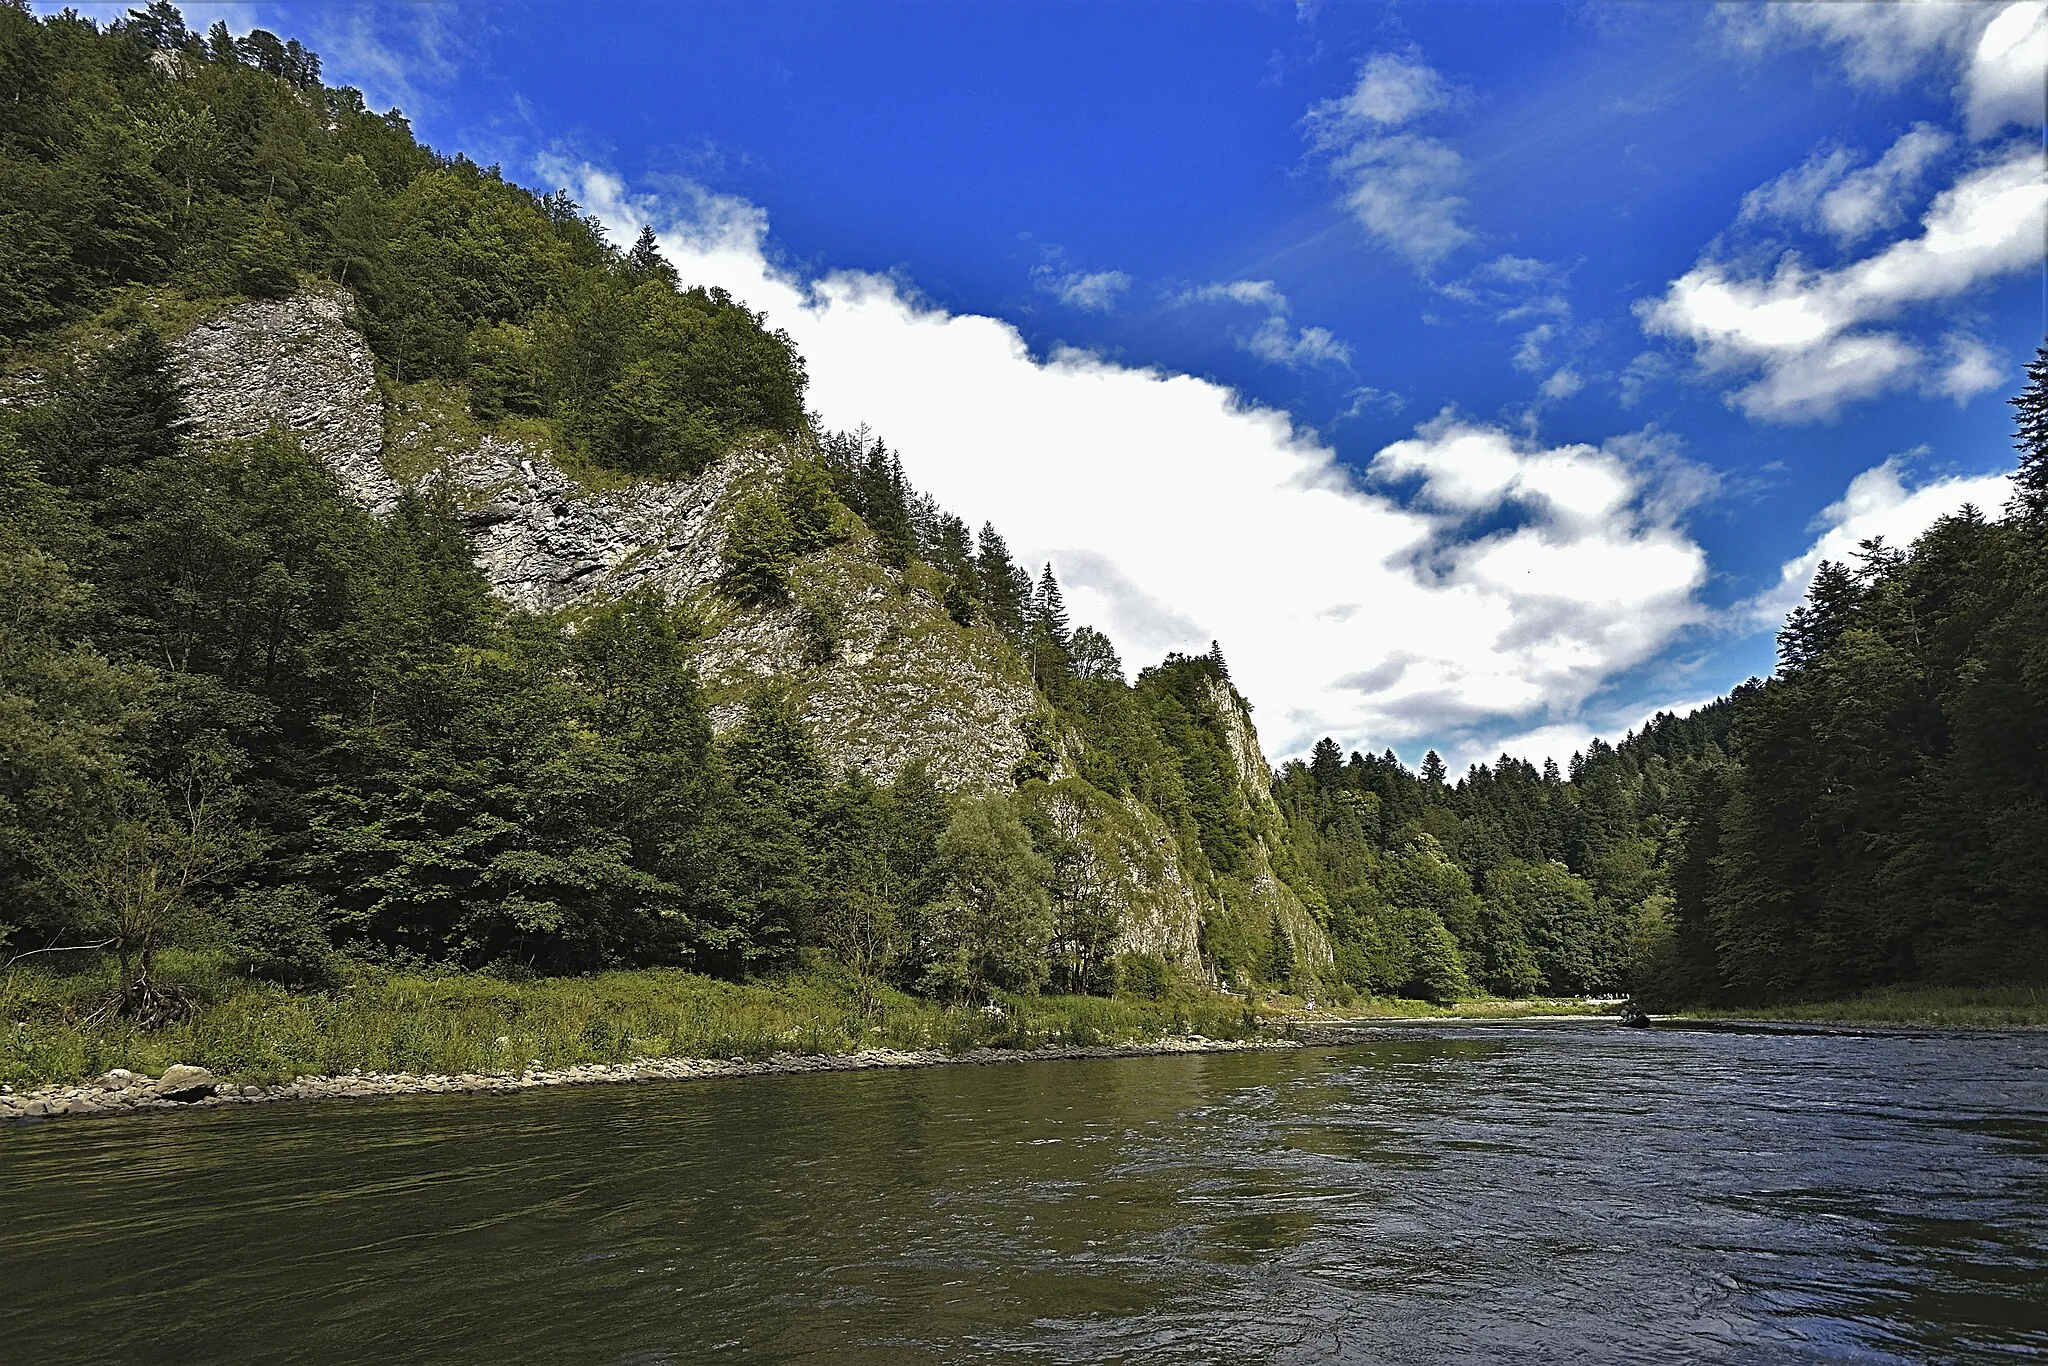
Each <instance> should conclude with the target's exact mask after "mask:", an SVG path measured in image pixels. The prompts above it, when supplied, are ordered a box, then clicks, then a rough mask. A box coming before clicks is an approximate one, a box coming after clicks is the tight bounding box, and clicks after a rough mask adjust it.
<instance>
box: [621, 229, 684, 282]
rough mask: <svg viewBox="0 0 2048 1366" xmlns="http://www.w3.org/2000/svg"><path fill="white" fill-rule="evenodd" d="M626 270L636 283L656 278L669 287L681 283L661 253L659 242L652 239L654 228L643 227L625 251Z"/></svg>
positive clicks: (674, 270) (679, 277) (680, 278)
mask: <svg viewBox="0 0 2048 1366" xmlns="http://www.w3.org/2000/svg"><path fill="white" fill-rule="evenodd" d="M626 270H627V272H628V273H629V274H631V275H632V277H633V279H634V281H635V282H636V283H643V284H644V283H646V282H647V281H649V280H658V281H660V282H661V283H663V284H665V285H667V286H668V287H669V288H670V289H674V288H676V287H677V286H678V285H680V284H681V283H682V277H681V276H679V275H678V274H676V268H675V267H674V266H672V265H670V264H669V263H668V258H667V257H665V256H663V255H662V254H661V244H660V243H658V242H656V241H655V240H654V229H653V228H651V227H643V228H641V229H640V236H639V238H638V239H637V240H635V241H634V243H633V249H632V250H631V251H629V252H627V253H626Z"/></svg>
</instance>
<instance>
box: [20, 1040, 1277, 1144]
mask: <svg viewBox="0 0 2048 1366" xmlns="http://www.w3.org/2000/svg"><path fill="white" fill-rule="evenodd" d="M1298 1047H1300V1045H1299V1044H1298V1043H1296V1042H1295V1041H1293V1040H1291V1039H1204V1038H1200V1037H1192V1038H1184V1039H1157V1040H1154V1041H1152V1042H1150V1043H1137V1044H1105V1045H1100V1046H1094V1047H1087V1046H1078V1045H1067V1044H1057V1045H1055V1044H1048V1045H1046V1046H1045V1047H1042V1048H1035V1049H1009V1048H977V1049H974V1050H972V1051H970V1052H966V1053H960V1054H953V1053H945V1052H941V1051H939V1050H937V1049H920V1050H914V1051H905V1050H900V1049H893V1048H870V1049H865V1050H863V1051H861V1052H858V1053H840V1054H824V1055H818V1054H800V1053H778V1054H776V1055H775V1056H773V1057H770V1058H766V1059H763V1060H761V1061H757V1062H749V1061H747V1060H746V1059H744V1058H727V1059H719V1058H641V1059H639V1060H637V1061H634V1062H625V1063H589V1064H586V1065H584V1066H580V1067H565V1068H556V1069H551V1068H544V1067H541V1066H539V1065H537V1064H536V1065H534V1066H531V1067H529V1068H527V1069H526V1070H525V1071H522V1072H466V1073H461V1074H458V1075H452V1076H435V1075H421V1074H418V1073H410V1072H392V1073H379V1072H360V1073H357V1072H351V1073H347V1074H345V1075H342V1076H331V1077H299V1078H297V1079H295V1080H293V1081H289V1082H285V1083H282V1084H280V1085H276V1086H250V1085H241V1084H238V1083H235V1082H232V1081H226V1080H223V1079H221V1078H219V1077H216V1076H214V1075H213V1074H212V1073H210V1072H208V1071H206V1070H205V1069H204V1068H199V1067H182V1066H181V1067H172V1068H169V1069H167V1070H166V1071H165V1072H164V1074H163V1076H161V1077H148V1076H143V1075H140V1074H138V1073H134V1072H127V1071H122V1070H119V1069H117V1070H115V1071H112V1072H109V1073H107V1074H106V1075H105V1076H103V1077H101V1078H99V1079H98V1080H96V1081H89V1082H83V1083H79V1084H76V1085H71V1086H44V1087H38V1088H36V1089H34V1090H30V1091H20V1092H9V1091H7V1090H5V1089H4V1088H0V1123H4V1122H6V1121H10V1120H11V1121H16V1122H20V1121H34V1120H42V1119H55V1118H68V1117H73V1116H78V1117H91V1116H106V1115H121V1114H139V1113H143V1112H146V1111H159V1110H192V1109H205V1108H208V1107H216V1106H226V1105H267V1104H272V1103H274V1102H279V1101H290V1100H344V1099H350V1098H354V1097H362V1096H409V1095H439V1094H449V1093H458V1094H471V1093H482V1092H491V1091H531V1090H534V1089H536V1088H538V1087H542V1086H603V1085H618V1084H623V1083H627V1082H657V1081H695V1080H701V1079H704V1078H709V1077H763V1076H789V1075H795V1074H797V1073H803V1072H858V1071H867V1070H872V1069H875V1068H891V1067H946V1066H961V1065H981V1066H986V1065H990V1064H995V1063H1013V1062H1052V1061H1063V1060H1072V1059H1080V1058H1136V1057H1150V1056H1156V1055H1161V1054H1173V1053H1241V1052H1252V1051H1258V1050H1262V1049H1287V1048H1298Z"/></svg>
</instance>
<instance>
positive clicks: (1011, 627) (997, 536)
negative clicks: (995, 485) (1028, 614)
mask: <svg viewBox="0 0 2048 1366" xmlns="http://www.w3.org/2000/svg"><path fill="white" fill-rule="evenodd" d="M974 577H975V584H976V587H977V588H979V589H980V591H981V605H982V607H983V608H984V609H985V610H986V611H987V612H988V615H989V619H990V620H991V621H993V622H995V624H996V625H997V626H999V627H1001V628H1002V629H1003V630H1004V631H1006V632H1008V633H1009V635H1010V637H1011V638H1012V639H1015V640H1021V639H1023V636H1024V614H1025V609H1026V607H1027V606H1028V605H1029V603H1030V601H1031V579H1030V576H1028V575H1027V574H1025V572H1024V571H1023V570H1022V569H1019V568H1018V567H1017V564H1016V562H1015V561H1014V560H1012V559H1011V558H1010V548H1009V546H1007V545H1005V544H1004V543H1003V538H1002V535H1001V533H999V532H998V531H997V530H996V529H995V525H994V524H993V523H990V522H983V523H982V524H981V536H980V539H979V542H978V543H977V545H976V548H975V556H974Z"/></svg>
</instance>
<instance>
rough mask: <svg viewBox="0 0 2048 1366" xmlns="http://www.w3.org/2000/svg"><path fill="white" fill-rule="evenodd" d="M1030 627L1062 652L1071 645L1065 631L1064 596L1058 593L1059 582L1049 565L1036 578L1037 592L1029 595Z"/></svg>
mask: <svg viewBox="0 0 2048 1366" xmlns="http://www.w3.org/2000/svg"><path fill="white" fill-rule="evenodd" d="M1031 625H1032V629H1033V630H1035V631H1036V632H1038V633H1039V634H1041V635H1042V636H1044V638H1045V639H1046V640H1048V641H1050V642H1051V643H1053V644H1055V645H1058V646H1059V647H1060V648H1061V649H1062V650H1064V649H1066V648H1067V647H1068V645H1069V644H1070V643H1071V638H1070V634H1069V632H1068V630H1067V599H1066V595H1065V594H1063V593H1061V592H1060V581H1059V580H1058V579H1057V578H1054V577H1053V572H1052V566H1051V565H1050V564H1048V565H1046V567H1045V572H1044V573H1042V574H1040V575H1039V576H1038V591H1037V592H1035V593H1033V594H1032V595H1031Z"/></svg>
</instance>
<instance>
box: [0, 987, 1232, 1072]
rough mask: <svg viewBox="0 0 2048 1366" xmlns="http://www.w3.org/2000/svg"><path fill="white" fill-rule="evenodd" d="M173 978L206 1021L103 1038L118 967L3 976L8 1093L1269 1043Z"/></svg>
mask: <svg viewBox="0 0 2048 1366" xmlns="http://www.w3.org/2000/svg"><path fill="white" fill-rule="evenodd" d="M164 967H165V969H166V971H165V973H164V976H165V977H166V979H167V980H170V981H173V982H175V983H177V984H178V985H179V986H180V987H181V988H182V989H184V990H186V991H187V992H189V993H191V995H192V996H193V998H194V1000H195V1002H196V1006H195V1009H194V1010H193V1012H192V1015H191V1017H190V1018H189V1019H187V1020H186V1021H185V1022H184V1023H182V1024H178V1025H174V1026H172V1027H170V1028H167V1029H163V1030H159V1031H157V1032H155V1033H143V1032H141V1031H139V1030H137V1029H135V1028H134V1027H132V1026H130V1025H127V1024H125V1023H123V1022H120V1021H99V1022H96V1023H95V1022H90V1017H91V1016H92V1015H93V1013H94V1012H95V1011H96V1010H97V1009H98V1008H99V1007H100V1006H101V1004H102V1003H103V1002H104V1001H105V1000H106V999H107V997H108V996H109V995H111V994H112V992H113V990H114V986H115V972H114V969H113V967H112V965H111V964H102V965H100V966H98V967H96V968H93V969H90V970H86V971H80V972H74V973H56V972H48V971H41V970H37V971H30V970H26V969H23V968H16V969H14V970H13V971H11V972H8V973H5V974H0V1084H6V1085H11V1086H15V1087H26V1086H36V1085H45V1084H49V1083H55V1082H69V1081H81V1080H84V1079H87V1078H90V1077H95V1076H98V1075H100V1074H101V1073H103V1072H106V1071H107V1070H109V1069H110V1068H115V1067H126V1068H129V1069H131V1070H134V1071H137V1072H148V1073H150V1074H151V1075H156V1074H158V1073H160V1072H162V1070H163V1069H164V1068H165V1067H166V1066H168V1065H169V1064H171V1063H177V1062H184V1063H194V1064H197V1065H199V1066H202V1067H206V1068H210V1069H211V1070H213V1071H214V1072H215V1073H217V1074H219V1075H221V1076H223V1077H230V1078H233V1079H234V1080H236V1081H243V1082H257V1083H269V1082H275V1081H280V1080H284V1079H287V1078H290V1077H294V1076H301V1075H303V1076H319V1075H332V1074H336V1073H343V1072H348V1071H351V1070H356V1069H360V1070H362V1071H365V1072H370V1071H376V1072H399V1071H406V1072H433V1073H456V1072H498V1071H517V1070H519V1069H520V1068H523V1067H525V1066H527V1065H528V1064H529V1063H531V1062H533V1061H534V1060H535V1059H539V1060H540V1061H541V1062H542V1063H543V1064H544V1065H545V1066H547V1067H549V1068H562V1067H570V1066H574V1065H576V1064H579V1063H592V1062H630V1061H632V1060H633V1059H635V1058H641V1057H697V1058H704V1057H710V1058H735V1057H737V1058H747V1059H757V1058H765V1057H768V1056H770V1055H771V1054H775V1053H826V1054H829V1053H845V1052H851V1051H854V1050H856V1049H860V1048H876V1047H883V1048H901V1049H921V1048H937V1049H944V1050H946V1051H948V1052H954V1053H960V1052H965V1051H966V1050H968V1049H970V1048H980V1047H997V1048H1035V1047H1038V1046H1039V1045H1041V1044H1045V1043H1060V1044H1090V1045H1092V1044H1107V1043H1125V1042H1138V1041H1143V1040H1151V1039H1158V1038H1162V1037H1167V1036H1177V1035H1185V1034H1201V1035H1204V1036H1206V1037H1209V1038H1213V1039H1229V1038H1241V1037H1244V1036H1246V1035H1248V1034H1251V1033H1253V1032H1254V1030H1255V1026H1254V1024H1253V1022H1252V1019H1251V1017H1250V1016H1248V1014H1247V1012H1246V1008H1245V1006H1244V1003H1243V1002H1241V1001H1236V1000H1232V999H1230V998H1228V997H1225V996H1221V995H1218V994H1214V993H1207V992H1194V991H1183V992H1181V993H1179V994H1177V995H1175V996H1171V997H1168V998H1166V999H1163V1000H1158V1001H1153V1000H1144V999H1137V998H1127V997H1118V998H1115V999H1103V998H1101V997H1092V996H1034V997H1019V998H1013V999H1008V1000H1005V1001H1003V1002H1001V1003H1000V1004H1001V1006H1002V1009H1001V1011H1000V1013H998V1012H995V1011H990V1010H985V1009H977V1008H972V1007H963V1006H944V1005H939V1004H936V1003H934V1002H931V1001H925V1000H921V999H918V998H916V997H911V996H906V995H903V994H901V993H898V992H887V993H884V995H883V998H882V1000H881V1001H880V1002H879V1004H878V1008H877V1010H876V1011H875V1013H874V1014H873V1015H872V1016H870V1017H868V1018H866V1019H863V1018H862V1015H861V1012H860V1010H859V1009H858V1007H857V1005H856V1003H855V999H854V995H853V993H852V991H851V990H850V989H849V987H848V985H847V984H846V983H845V982H843V981H840V980H836V979H834V978H833V977H831V976H829V975H819V974H811V975H801V976H793V977H788V978H782V979H779V980H772V981H757V982H745V983H733V982H722V981H718V980H716V979H714V978H709V977H701V976H697V975H695V974H692V973H687V972H677V971H667V970H643V971H636V972H613V973H604V974H600V975H597V976H591V977H563V978H543V979H538V980H533V981H510V980H506V979H503V978H498V977H492V976H486V975H482V974H476V973H445V974H438V973H437V974H416V973H386V972H376V971H370V970H357V971H356V972H355V973H354V974H353V975H352V976H351V977H350V979H349V980H348V981H347V982H346V983H345V984H344V985H342V986H340V987H338V988H335V989H334V990H331V991H321V992H292V991H286V990H284V989H283V988H281V987H276V986H272V985H269V984H267V983H261V982H251V981H248V980H246V979H242V978H238V977H235V976H232V975H230V974H228V973H227V972H225V971H224V970H223V968H222V966H221V964H220V963H219V962H218V960H215V959H211V958H207V957H202V956H196V955H195V956H184V955H175V956H173V955H166V961H165V964H164Z"/></svg>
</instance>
